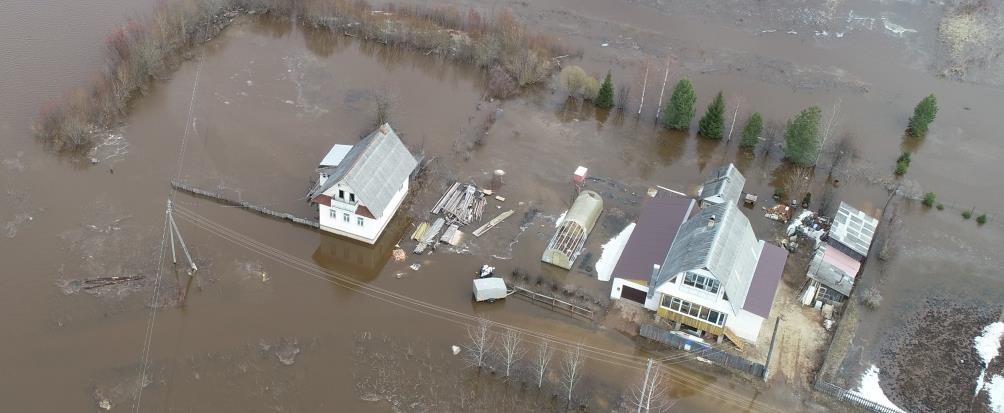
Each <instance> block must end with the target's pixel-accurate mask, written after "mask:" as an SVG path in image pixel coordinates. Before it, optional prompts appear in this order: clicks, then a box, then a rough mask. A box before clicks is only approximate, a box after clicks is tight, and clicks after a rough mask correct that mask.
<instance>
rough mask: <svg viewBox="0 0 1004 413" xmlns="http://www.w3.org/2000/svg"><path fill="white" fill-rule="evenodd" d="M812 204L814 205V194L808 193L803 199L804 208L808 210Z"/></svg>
mask: <svg viewBox="0 0 1004 413" xmlns="http://www.w3.org/2000/svg"><path fill="white" fill-rule="evenodd" d="M811 203H812V193H811V192H806V193H805V196H804V197H802V208H808V207H809V205H810V204H811Z"/></svg>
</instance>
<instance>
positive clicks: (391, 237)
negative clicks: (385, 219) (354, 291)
mask: <svg viewBox="0 0 1004 413" xmlns="http://www.w3.org/2000/svg"><path fill="white" fill-rule="evenodd" d="M408 222H409V221H408V218H407V217H405V216H403V214H399V215H398V216H396V217H395V218H394V219H392V220H391V221H390V224H387V229H385V230H384V232H383V235H381V236H380V239H378V240H377V242H376V243H375V244H373V245H369V244H367V243H365V242H360V241H356V240H353V239H349V238H346V237H341V236H337V235H334V234H329V233H326V232H321V233H320V238H321V240H320V244H319V245H318V246H317V250H315V251H314V255H313V257H312V258H313V259H314V262H315V263H317V265H319V266H321V267H323V268H326V269H328V270H331V271H334V272H338V273H340V274H350V275H352V277H353V278H355V279H358V280H359V281H366V282H368V281H372V280H374V279H375V278H376V277H377V276H378V275H380V271H382V270H383V267H384V266H385V265H387V261H388V260H390V256H391V252H392V251H393V250H394V246H395V245H396V243H397V241H398V240H400V239H401V236H402V235H403V234H404V230H405V228H406V227H407V226H408Z"/></svg>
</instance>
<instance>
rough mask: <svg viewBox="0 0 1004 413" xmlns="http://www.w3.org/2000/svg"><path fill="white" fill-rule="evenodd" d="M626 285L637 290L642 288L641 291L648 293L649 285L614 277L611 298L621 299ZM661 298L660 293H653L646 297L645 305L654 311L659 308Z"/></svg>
mask: <svg viewBox="0 0 1004 413" xmlns="http://www.w3.org/2000/svg"><path fill="white" fill-rule="evenodd" d="M624 286H628V287H631V288H634V289H636V290H641V291H644V292H645V293H648V286H647V285H644V284H638V283H636V282H634V281H631V280H626V279H623V278H614V279H613V283H612V285H611V287H610V298H611V299H614V300H619V299H621V292H622V291H623V290H624ZM661 299H662V296H660V295H659V294H653V296H652V297H647V298H646V299H645V304H644V307H645V308H646V309H649V310H652V311H655V310H658V309H659V300H661Z"/></svg>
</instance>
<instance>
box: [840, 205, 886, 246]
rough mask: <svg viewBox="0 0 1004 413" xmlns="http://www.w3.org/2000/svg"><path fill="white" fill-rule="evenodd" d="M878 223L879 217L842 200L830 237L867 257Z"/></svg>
mask: <svg viewBox="0 0 1004 413" xmlns="http://www.w3.org/2000/svg"><path fill="white" fill-rule="evenodd" d="M878 223H879V221H878V220H877V219H875V218H872V217H871V216H869V215H868V214H866V213H864V212H862V211H860V210H858V209H857V208H854V207H852V206H850V205H848V204H847V203H846V202H841V203H840V208H839V209H838V210H837V215H836V216H835V217H834V218H833V224H832V225H831V226H830V239H832V240H834V241H836V242H839V243H840V244H843V245H844V246H846V247H847V248H850V249H851V250H852V251H854V252H856V253H858V254H861V256H862V257H867V256H868V249H869V248H870V247H871V244H872V238H874V236H875V228H876V227H878Z"/></svg>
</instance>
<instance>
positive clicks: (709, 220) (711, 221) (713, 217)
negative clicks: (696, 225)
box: [708, 215, 717, 228]
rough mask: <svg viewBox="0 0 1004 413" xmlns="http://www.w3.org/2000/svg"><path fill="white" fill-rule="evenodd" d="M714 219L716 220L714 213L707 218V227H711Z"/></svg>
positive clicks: (713, 224)
mask: <svg viewBox="0 0 1004 413" xmlns="http://www.w3.org/2000/svg"><path fill="white" fill-rule="evenodd" d="M716 221H717V218H716V217H715V216H714V215H712V216H711V217H710V218H708V228H711V227H713V226H715V222H716Z"/></svg>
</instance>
